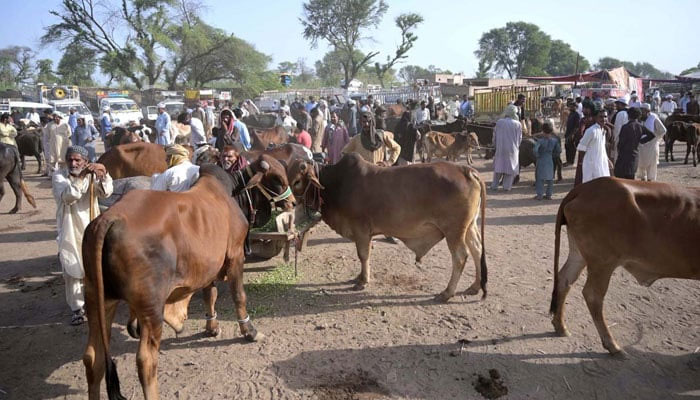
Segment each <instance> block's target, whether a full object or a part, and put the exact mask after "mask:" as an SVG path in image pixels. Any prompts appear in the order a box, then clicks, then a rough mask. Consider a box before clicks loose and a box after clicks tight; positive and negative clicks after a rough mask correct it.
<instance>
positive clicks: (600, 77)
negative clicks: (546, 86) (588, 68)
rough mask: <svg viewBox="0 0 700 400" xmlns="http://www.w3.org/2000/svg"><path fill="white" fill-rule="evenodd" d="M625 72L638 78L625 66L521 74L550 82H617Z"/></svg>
mask: <svg viewBox="0 0 700 400" xmlns="http://www.w3.org/2000/svg"><path fill="white" fill-rule="evenodd" d="M625 73H626V74H627V75H629V76H631V77H633V78H638V76H637V75H635V74H633V73H631V72H629V71H627V70H626V69H625V67H618V68H613V69H602V70H600V71H593V72H585V73H580V74H575V75H560V76H521V77H520V78H521V79H528V80H532V81H548V82H616V81H618V80H620V79H621V78H623V77H624V74H625Z"/></svg>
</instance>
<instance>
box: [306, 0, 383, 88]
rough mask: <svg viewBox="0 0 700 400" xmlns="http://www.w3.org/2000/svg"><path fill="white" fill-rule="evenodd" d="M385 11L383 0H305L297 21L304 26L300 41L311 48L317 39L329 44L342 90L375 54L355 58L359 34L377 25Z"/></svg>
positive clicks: (361, 34) (359, 40)
mask: <svg viewBox="0 0 700 400" xmlns="http://www.w3.org/2000/svg"><path fill="white" fill-rule="evenodd" d="M387 9H388V6H387V4H386V2H385V1H384V0H346V1H336V0H308V2H306V3H304V4H303V18H300V19H299V21H300V22H301V24H302V26H303V27H304V38H305V39H307V40H309V41H311V46H312V47H314V48H315V47H316V46H318V42H319V41H320V40H324V41H326V42H328V44H330V46H331V47H332V48H333V50H334V51H335V52H336V53H337V54H338V56H339V61H340V64H341V65H342V67H343V74H344V77H345V84H344V87H347V85H348V84H349V83H350V81H351V80H352V79H354V78H355V76H357V73H358V71H360V69H361V68H362V67H364V66H365V65H367V64H368V63H369V62H370V61H371V60H372V58H373V57H374V56H376V55H377V54H379V53H378V52H376V51H371V52H369V53H366V54H363V57H361V58H359V57H358V56H357V55H358V50H359V46H360V43H361V41H362V40H363V39H364V38H365V37H364V36H363V35H366V31H367V30H369V29H372V28H376V27H377V26H378V25H379V23H380V22H381V20H382V17H383V16H384V14H385V13H386V11H387Z"/></svg>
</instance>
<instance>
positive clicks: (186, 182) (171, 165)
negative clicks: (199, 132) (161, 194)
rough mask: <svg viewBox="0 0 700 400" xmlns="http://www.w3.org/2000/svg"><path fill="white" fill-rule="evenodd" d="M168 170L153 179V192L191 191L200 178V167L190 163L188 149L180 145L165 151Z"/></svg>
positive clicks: (172, 146)
mask: <svg viewBox="0 0 700 400" xmlns="http://www.w3.org/2000/svg"><path fill="white" fill-rule="evenodd" d="M165 156H166V161H167V163H168V169H167V170H165V172H163V173H162V174H155V175H153V176H152V177H151V190H165V191H168V192H184V191H186V190H189V189H190V188H191V187H192V185H194V183H195V182H196V181H197V179H198V178H199V165H194V164H192V163H191V162H190V159H189V157H190V155H189V152H188V151H187V149H186V148H184V147H182V146H180V145H179V144H174V145H170V146H168V147H167V148H166V149H165Z"/></svg>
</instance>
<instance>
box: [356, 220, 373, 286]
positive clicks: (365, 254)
mask: <svg viewBox="0 0 700 400" xmlns="http://www.w3.org/2000/svg"><path fill="white" fill-rule="evenodd" d="M353 236H355V248H356V249H357V257H358V258H359V259H360V264H361V265H362V269H361V270H360V275H358V276H357V278H356V279H355V282H356V283H355V286H353V288H352V290H364V289H365V287H366V286H367V285H368V284H369V276H370V271H369V252H370V245H371V243H372V238H371V237H369V236H365V235H362V234H358V235H353Z"/></svg>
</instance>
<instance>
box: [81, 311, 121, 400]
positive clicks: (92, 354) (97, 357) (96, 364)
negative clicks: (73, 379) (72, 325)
mask: <svg viewBox="0 0 700 400" xmlns="http://www.w3.org/2000/svg"><path fill="white" fill-rule="evenodd" d="M87 304H88V305H87V307H86V311H87V318H88V332H89V333H88V344H87V347H86V348H85V353H83V365H85V376H86V377H87V383H88V398H89V399H90V400H99V399H100V384H101V383H102V378H103V377H104V375H105V352H104V346H102V333H101V330H100V321H99V318H98V316H97V310H96V309H95V308H94V307H91V306H90V305H89V304H90V303H87ZM118 304H119V301H116V300H107V299H105V322H106V323H107V339H108V340H109V338H110V336H111V333H112V329H111V327H112V321H113V320H114V314H115V312H116V311H117V305H118ZM107 345H109V344H107Z"/></svg>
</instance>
